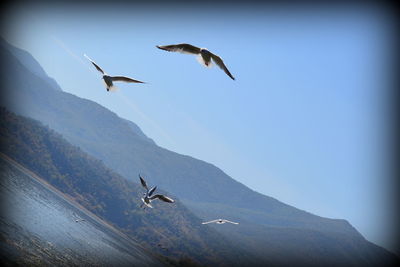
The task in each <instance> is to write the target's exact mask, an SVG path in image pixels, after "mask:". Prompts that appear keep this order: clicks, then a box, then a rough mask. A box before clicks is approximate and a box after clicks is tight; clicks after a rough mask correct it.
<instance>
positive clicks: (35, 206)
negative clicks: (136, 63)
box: [0, 153, 167, 266]
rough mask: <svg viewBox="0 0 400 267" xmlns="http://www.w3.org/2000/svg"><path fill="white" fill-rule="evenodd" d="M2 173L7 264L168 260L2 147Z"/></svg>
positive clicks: (1, 228)
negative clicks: (82, 206)
mask: <svg viewBox="0 0 400 267" xmlns="http://www.w3.org/2000/svg"><path fill="white" fill-rule="evenodd" d="M0 173H1V174H2V176H1V178H2V179H1V180H0V193H1V197H2V205H3V207H9V209H11V208H12V210H7V211H8V212H4V211H3V212H2V213H1V214H0V239H1V241H2V242H1V243H0V255H1V263H2V266H165V265H166V264H167V263H166V262H163V261H162V260H161V259H160V258H157V257H155V255H154V254H151V253H149V251H146V250H144V249H143V248H142V247H141V246H140V245H139V244H138V243H137V242H136V241H134V240H132V239H130V238H127V237H126V236H125V235H123V234H121V233H120V232H119V231H118V230H116V229H115V228H113V227H111V226H110V225H109V224H107V223H105V222H103V221H101V220H100V219H99V218H98V217H96V216H93V214H90V213H88V212H87V210H85V209H82V208H81V207H79V206H77V205H75V203H73V202H72V201H70V200H69V199H67V198H65V195H63V194H60V192H59V191H57V190H56V189H54V187H51V186H49V185H48V184H47V183H46V182H43V180H42V179H41V178H40V177H38V176H36V175H34V174H32V172H30V171H29V170H27V169H25V168H23V167H22V166H21V165H19V164H18V163H16V162H15V161H13V160H11V159H10V158H8V157H7V156H5V155H4V154H2V153H0ZM77 219H79V220H81V221H79V222H78V223H77V222H76V220H77ZM98 251H101V252H102V253H98Z"/></svg>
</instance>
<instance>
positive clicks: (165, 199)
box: [150, 195, 175, 203]
mask: <svg viewBox="0 0 400 267" xmlns="http://www.w3.org/2000/svg"><path fill="white" fill-rule="evenodd" d="M155 198H158V199H159V200H162V201H165V202H169V203H174V202H175V200H173V199H172V198H169V197H167V196H164V195H154V196H152V197H150V199H151V200H153V199H155Z"/></svg>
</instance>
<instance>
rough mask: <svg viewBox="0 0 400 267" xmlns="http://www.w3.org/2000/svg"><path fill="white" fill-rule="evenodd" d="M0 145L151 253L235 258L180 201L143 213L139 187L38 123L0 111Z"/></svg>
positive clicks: (204, 261) (198, 258) (0, 149)
mask: <svg viewBox="0 0 400 267" xmlns="http://www.w3.org/2000/svg"><path fill="white" fill-rule="evenodd" d="M0 141H1V147H0V152H2V153H4V154H5V155H7V156H9V157H10V158H12V159H13V160H15V161H17V162H19V163H20V164H22V165H23V166H24V167H26V168H28V169H29V170H31V171H33V172H34V173H36V174H37V175H39V176H40V177H43V178H44V179H46V181H47V182H49V183H50V184H51V185H52V186H54V187H56V188H57V189H58V190H60V191H61V192H63V193H64V194H67V195H68V196H70V197H71V198H72V199H73V200H75V201H76V202H77V203H79V204H80V205H82V206H83V207H85V208H86V209H88V210H89V211H91V212H92V213H94V214H95V215H97V216H98V217H100V218H102V219H104V220H106V221H107V222H109V223H111V224H112V225H114V226H115V227H117V228H118V229H120V230H121V231H122V232H124V233H126V234H127V235H129V236H131V237H133V238H135V239H136V240H138V241H139V242H140V243H141V244H142V245H143V246H145V247H147V248H149V249H151V250H152V251H157V252H158V253H162V254H164V255H165V256H169V257H171V258H173V259H175V260H179V259H181V258H185V257H189V258H192V259H193V260H195V261H197V262H200V263H202V264H210V263H213V264H216V263H219V262H224V263H229V262H230V260H229V259H233V258H235V256H234V255H228V254H229V253H230V252H233V251H235V249H234V248H233V247H232V246H226V245H223V243H224V238H223V237H222V236H221V235H220V234H218V233H217V232H216V231H215V230H212V229H211V228H209V227H204V226H203V225H201V221H200V219H199V218H197V217H195V216H194V215H193V214H192V213H191V212H190V211H188V210H187V209H186V208H185V207H184V206H183V205H182V204H181V203H180V201H179V200H177V202H176V203H174V204H166V203H163V202H158V203H155V204H154V206H155V208H154V209H151V210H149V211H147V210H143V209H141V208H140V205H141V201H140V197H141V195H142V193H143V189H142V187H141V186H140V185H139V184H137V183H134V182H130V181H127V180H126V179H124V178H122V177H121V176H119V175H118V174H116V173H115V172H113V171H111V170H110V169H108V168H106V167H105V166H104V164H102V163H101V162H100V161H99V160H96V159H94V158H92V157H90V156H89V155H87V154H86V153H84V152H82V151H81V150H80V149H79V148H77V147H74V146H72V145H70V144H69V143H68V142H66V141H65V140H64V139H63V138H62V137H61V136H60V135H59V134H57V133H55V132H54V131H52V130H50V129H48V128H46V127H44V126H42V125H41V124H40V123H39V122H37V121H33V120H31V119H26V118H23V117H19V116H16V115H14V114H12V113H9V112H7V111H6V110H5V109H4V108H1V109H0ZM149 182H150V183H151V179H149ZM158 192H163V191H162V190H160V189H158ZM228 258H229V259H228ZM230 263H231V264H232V262H230Z"/></svg>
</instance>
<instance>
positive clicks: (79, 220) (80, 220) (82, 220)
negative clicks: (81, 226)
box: [75, 219, 86, 222]
mask: <svg viewBox="0 0 400 267" xmlns="http://www.w3.org/2000/svg"><path fill="white" fill-rule="evenodd" d="M84 221H86V220H85V219H76V220H75V222H84Z"/></svg>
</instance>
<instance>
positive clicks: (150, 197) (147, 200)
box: [139, 174, 175, 208]
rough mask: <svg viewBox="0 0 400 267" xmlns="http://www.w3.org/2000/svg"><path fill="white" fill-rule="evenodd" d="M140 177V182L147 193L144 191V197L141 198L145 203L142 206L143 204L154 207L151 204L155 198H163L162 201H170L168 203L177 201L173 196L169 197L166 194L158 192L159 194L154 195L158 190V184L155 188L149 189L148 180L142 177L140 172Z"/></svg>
mask: <svg viewBox="0 0 400 267" xmlns="http://www.w3.org/2000/svg"><path fill="white" fill-rule="evenodd" d="M139 179H140V183H141V184H142V186H143V187H144V188H145V189H146V193H144V194H143V197H142V198H141V199H142V201H143V204H142V205H141V206H140V207H143V205H145V206H146V207H149V208H152V207H153V206H151V204H150V203H151V202H152V201H153V200H155V199H159V200H162V201H164V202H168V203H174V202H175V200H173V199H172V198H169V197H167V196H164V195H160V194H157V195H154V196H153V193H154V191H155V190H156V188H157V186H154V187H153V188H151V189H149V188H148V186H147V183H146V181H145V180H144V179H143V178H142V176H140V174H139Z"/></svg>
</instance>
